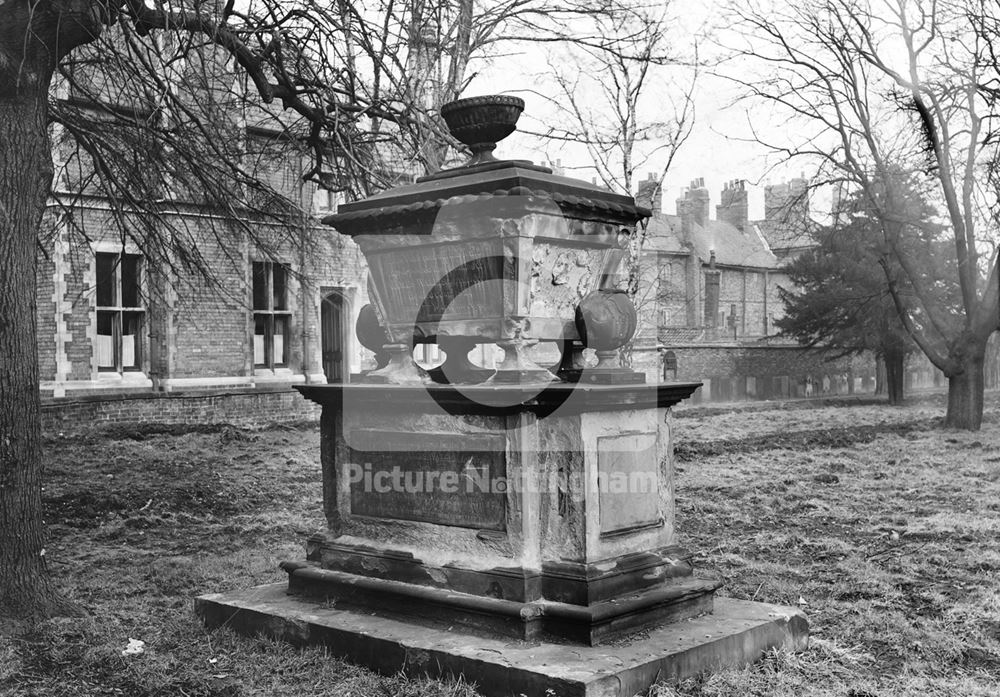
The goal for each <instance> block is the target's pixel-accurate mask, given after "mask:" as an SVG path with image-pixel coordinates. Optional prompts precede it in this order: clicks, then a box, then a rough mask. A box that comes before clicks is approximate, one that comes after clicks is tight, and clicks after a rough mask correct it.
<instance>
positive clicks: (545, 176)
mask: <svg viewBox="0 0 1000 697" xmlns="http://www.w3.org/2000/svg"><path fill="white" fill-rule="evenodd" d="M522 108H523V102H522V101H521V100H520V99H517V98H514V97H506V96H494V97H474V98H471V99H463V100H459V101H458V102H453V103H451V104H449V105H446V106H445V107H444V108H443V109H442V115H443V116H444V118H445V119H446V121H447V123H448V125H449V127H450V129H451V132H452V134H453V135H455V136H456V137H457V138H458V139H459V140H461V141H463V142H464V143H466V144H467V145H469V146H470V148H471V149H472V151H473V158H472V160H471V161H470V162H468V163H467V164H466V165H465V166H463V167H458V168H456V169H451V170H446V171H442V172H439V173H438V174H435V175H432V176H428V177H424V178H423V179H421V180H418V181H417V182H416V183H415V184H412V185H408V186H403V187H399V188H397V189H393V190H390V191H387V192H385V193H382V194H379V195H377V196H374V197H372V198H369V199H366V200H363V201H358V202H355V203H351V204H346V205H343V206H341V207H340V209H339V211H338V213H337V214H336V215H332V216H330V217H329V218H327V219H326V220H325V221H324V222H325V223H327V224H329V225H332V226H333V227H335V228H336V229H337V230H338V231H339V232H341V233H343V234H346V235H350V236H351V237H353V238H354V239H355V240H356V241H357V243H358V244H359V245H360V247H361V249H362V251H363V252H364V254H365V256H366V259H367V261H368V265H369V269H370V273H371V282H370V288H369V294H370V296H371V300H372V306H371V307H367V308H365V309H364V311H363V312H361V316H360V319H359V321H358V326H357V333H358V338H359V341H361V343H362V344H363V345H365V346H368V347H369V348H371V349H372V350H373V351H375V352H376V356H377V357H378V362H379V367H378V368H377V369H375V370H372V371H369V372H368V373H366V374H362V375H357V376H352V379H351V382H350V383H348V384H340V385H307V386H303V387H299V388H297V389H299V390H300V391H301V392H302V394H303V395H304V396H305V397H307V398H308V399H311V400H313V401H315V402H318V403H319V404H321V405H322V406H323V412H322V418H321V424H320V428H321V434H322V436H321V450H322V452H321V456H322V464H323V501H324V508H325V513H326V519H327V523H328V525H327V528H326V529H325V530H323V531H322V532H320V533H317V534H315V535H313V536H312V537H310V538H309V540H308V541H307V544H306V557H305V559H304V560H296V561H287V562H284V563H283V564H282V568H283V569H284V570H285V571H286V572H287V573H288V583H287V584H284V583H281V584H273V585H269V586H263V587H259V588H253V589H250V590H247V591H243V592H237V593H228V594H220V595H206V596H202V597H200V598H198V599H197V600H196V610H197V612H198V613H199V615H200V616H201V617H202V618H203V620H204V621H205V622H206V623H207V624H208V625H209V626H222V625H226V626H229V627H231V628H234V629H236V630H238V631H241V632H247V633H253V632H265V633H268V634H270V635H273V636H277V637H281V638H284V639H287V640H289V641H293V642H299V643H322V644H325V645H327V646H329V647H330V649H331V651H332V652H333V653H335V654H337V655H340V656H343V657H345V658H347V659H348V660H351V661H354V662H357V663H360V664H363V665H366V666H369V667H372V668H375V669H377V670H380V671H383V672H388V673H395V672H397V671H399V670H406V671H407V673H408V674H410V675H416V674H423V673H428V674H431V675H463V676H464V678H465V679H466V680H468V681H470V682H473V683H475V684H476V685H477V686H478V688H479V689H480V690H481V691H482V692H484V693H485V694H488V695H507V694H515V695H516V694H522V693H523V694H526V695H545V694H550V695H559V696H570V695H621V696H623V697H625V696H631V695H633V694H635V693H637V692H640V691H643V690H645V689H646V688H648V686H649V685H650V684H651V683H653V682H654V681H655V680H657V679H669V678H683V677H686V676H689V675H692V674H694V673H697V672H699V671H705V670H712V669H714V668H717V667H719V666H721V665H732V664H739V663H744V662H747V661H752V660H754V659H756V658H757V657H759V656H760V655H761V654H762V652H764V651H765V650H767V649H769V648H772V647H776V646H785V647H790V648H800V647H803V646H804V645H805V642H806V640H807V625H806V621H805V618H804V617H803V616H802V614H801V613H800V612H799V611H798V610H796V609H793V608H787V607H779V606H772V605H767V604H763V603H753V602H745V601H736V600H731V599H725V598H716V597H715V591H716V590H717V589H718V588H719V585H720V584H719V583H718V582H716V581H714V580H709V579H705V578H701V577H697V576H695V575H694V574H693V573H692V568H691V564H690V562H689V561H688V560H689V557H690V555H689V554H688V553H687V552H686V551H685V550H684V549H683V548H682V547H681V546H680V545H679V544H678V540H677V536H676V534H675V531H674V505H675V504H674V476H673V462H672V443H671V418H670V407H671V406H673V405H674V404H676V403H678V402H679V401H680V400H682V399H684V398H686V397H688V396H689V395H690V394H691V393H692V392H693V391H694V390H695V389H696V388H697V387H698V383H677V382H674V383H657V384H649V383H647V382H646V381H645V377H644V376H643V375H642V374H640V373H635V372H633V371H631V370H627V369H624V368H621V367H620V366H619V361H618V349H619V348H620V347H621V346H622V345H624V344H625V343H626V342H627V341H628V340H629V339H631V338H632V335H633V333H634V332H635V330H636V312H635V308H634V307H633V306H632V303H631V302H630V300H629V298H628V297H627V296H626V295H625V294H623V293H621V292H619V291H617V290H615V284H616V281H617V280H618V274H619V267H620V265H621V261H622V255H623V251H622V246H621V245H622V242H623V241H624V240H626V239H627V238H628V236H629V235H630V234H631V233H632V232H633V231H634V230H635V226H636V225H637V224H638V223H640V221H642V219H643V218H645V217H647V216H649V215H650V213H649V211H647V210H645V209H643V208H640V207H637V206H636V205H635V202H634V200H633V199H632V198H631V197H628V196H620V195H617V194H613V193H611V192H608V191H606V190H603V189H600V188H597V187H594V186H591V185H589V184H586V183H585V182H581V181H577V180H574V179H570V178H566V177H562V176H556V175H554V174H552V172H551V170H549V169H547V168H544V167H539V166H536V165H533V164H531V163H530V162H525V161H520V160H513V161H499V160H496V159H495V158H494V157H493V155H492V150H493V148H494V147H495V144H496V142H497V141H498V140H500V139H502V138H503V137H505V136H507V135H509V134H510V133H511V132H512V131H513V130H514V127H515V122H516V120H517V117H518V115H519V114H520V111H521V109H522ZM424 342H435V343H437V344H438V345H439V346H440V347H441V348H442V349H443V351H444V352H445V354H446V360H445V361H444V363H443V364H442V365H441V366H440V367H439V368H436V369H434V370H431V371H423V370H422V369H420V368H419V367H418V366H417V365H416V364H415V363H414V362H413V359H412V351H413V346H414V344H416V343H424ZM547 342H548V343H549V344H550V346H556V347H558V355H559V356H560V358H559V359H558V360H553V361H551V362H550V363H549V364H547V365H539V360H535V358H536V357H537V356H539V355H541V354H539V353H536V352H537V350H538V347H539V346H543V345H544V344H546V343H547ZM478 344H495V345H498V346H500V347H501V348H502V349H503V351H504V359H503V361H502V362H501V363H500V365H499V366H498V367H497V369H496V370H493V369H487V368H485V367H482V366H479V365H476V364H475V363H474V362H473V361H471V360H470V359H469V353H470V351H471V349H473V348H474V347H475V346H476V345H478ZM585 348H590V349H594V350H596V359H597V362H596V364H595V365H590V364H588V363H587V362H586V361H584V360H583V350H584V349H585ZM547 690H551V692H546V691H547Z"/></svg>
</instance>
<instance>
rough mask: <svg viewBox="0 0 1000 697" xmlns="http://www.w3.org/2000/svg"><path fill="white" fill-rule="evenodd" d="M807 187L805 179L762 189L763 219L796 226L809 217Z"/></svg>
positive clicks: (796, 179)
mask: <svg viewBox="0 0 1000 697" xmlns="http://www.w3.org/2000/svg"><path fill="white" fill-rule="evenodd" d="M808 193H809V187H808V182H806V179H805V177H796V178H794V179H792V180H791V181H788V182H783V183H781V184H772V185H770V186H765V187H764V219H765V220H767V221H769V222H775V223H785V224H796V223H802V222H804V221H805V220H806V218H808V217H809V196H808Z"/></svg>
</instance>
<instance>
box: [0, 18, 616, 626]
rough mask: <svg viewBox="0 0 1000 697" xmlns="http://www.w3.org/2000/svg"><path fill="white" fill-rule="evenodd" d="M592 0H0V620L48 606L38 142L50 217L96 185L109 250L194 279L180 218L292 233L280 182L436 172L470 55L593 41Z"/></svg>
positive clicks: (366, 186)
mask: <svg viewBox="0 0 1000 697" xmlns="http://www.w3.org/2000/svg"><path fill="white" fill-rule="evenodd" d="M603 4H604V3H603V2H593V1H592V0H574V1H573V2H569V3H566V2H560V3H552V2H546V1H543V0H481V1H480V2H478V3H474V2H473V0H403V2H391V1H390V0H380V1H379V2H375V3H364V4H362V3H353V2H349V1H348V0H333V1H332V2H329V3H315V2H313V1H312V0H288V1H286V0H250V2H245V3H236V2H233V1H232V0H228V1H227V2H225V3H221V2H218V1H217V0H163V1H162V2H155V3H144V2H142V1H141V0H0V618H3V617H11V616H17V615H35V614H45V613H48V612H52V611H56V610H59V609H61V603H60V602H59V601H58V599H57V597H56V595H55V594H54V591H53V588H52V586H51V583H50V581H49V580H48V577H47V576H46V575H45V573H44V570H45V552H44V530H43V526H42V516H41V493H40V491H41V489H40V487H41V465H40V462H41V453H40V418H39V392H38V367H37V355H36V349H35V321H36V320H35V317H36V314H35V313H36V310H35V275H36V254H35V250H36V242H37V240H38V237H39V235H40V232H41V231H42V230H43V227H42V221H43V216H44V215H45V211H46V207H47V199H48V197H49V196H50V194H51V193H52V191H53V186H52V184H53V172H54V167H53V158H52V153H53V146H55V151H56V153H57V160H58V163H59V165H60V177H59V180H58V182H57V186H56V187H55V188H56V192H55V200H56V202H57V203H59V204H61V205H62V206H63V212H64V213H65V217H66V219H67V220H72V214H73V210H74V206H75V205H76V203H77V202H78V201H79V200H80V197H86V196H91V195H94V196H101V197H103V199H104V200H105V201H107V202H108V203H109V205H110V217H111V219H112V222H113V223H114V224H115V227H116V229H117V231H118V234H119V235H120V236H121V239H122V240H123V243H124V242H125V241H130V242H132V243H135V244H137V245H139V246H140V248H141V249H142V250H143V253H144V254H146V255H147V256H148V257H149V258H150V260H151V261H152V262H153V264H161V263H162V264H164V265H167V267H168V268H171V269H181V270H185V271H186V270H195V271H197V272H200V274H201V275H202V277H204V278H207V279H210V278H211V272H212V268H211V261H210V260H208V259H206V258H203V256H202V255H201V253H200V250H199V246H198V245H197V244H195V243H193V241H194V236H193V232H192V230H190V229H188V227H187V225H186V222H185V219H184V217H183V216H182V215H178V213H179V212H180V211H182V210H183V209H190V208H192V207H193V208H194V209H198V210H201V209H205V208H209V209H211V210H213V211H216V212H221V213H223V214H225V216H224V217H225V218H226V220H227V222H226V223H225V224H221V225H219V226H218V227H215V228H212V231H213V233H214V234H215V235H217V240H218V243H219V246H220V247H225V246H226V244H227V243H229V242H231V241H232V240H233V239H234V235H235V236H236V237H235V238H236V239H239V240H241V243H244V244H253V245H256V246H257V247H259V248H261V249H263V250H264V251H265V253H266V252H267V250H273V249H277V248H278V247H280V246H281V245H283V244H286V243H293V244H301V241H302V240H301V237H299V236H296V234H295V231H296V230H297V229H299V228H300V227H301V221H302V219H303V216H304V215H305V210H304V208H305V206H304V202H303V201H302V200H301V197H299V198H296V197H295V196H290V195H288V190H287V189H283V187H282V186H280V185H279V182H278V180H279V179H281V178H284V179H285V180H287V178H288V177H289V176H291V177H299V176H304V177H305V178H307V179H314V180H318V181H320V182H321V183H322V184H324V185H325V186H328V187H342V188H345V189H347V190H348V192H349V194H350V195H354V196H360V195H366V194H369V193H372V192H374V191H376V190H379V189H381V188H384V187H385V186H388V185H391V184H393V183H395V182H396V181H397V180H399V179H400V178H406V177H410V176H412V175H413V174H415V173H419V172H426V171H433V170H435V169H437V168H439V167H440V166H441V165H442V163H444V162H445V161H446V160H447V159H448V152H449V150H448V146H449V144H453V143H452V141H450V140H449V136H448V135H447V134H446V131H445V129H444V127H443V125H442V124H441V122H440V121H439V120H438V119H437V118H436V109H437V107H438V106H440V104H441V103H442V102H444V101H447V100H449V99H452V98H454V97H455V96H457V95H458V94H460V93H461V92H462V90H463V89H464V87H465V86H466V85H467V83H468V81H469V79H471V75H470V74H469V70H470V68H469V66H470V65H471V64H472V63H473V62H474V61H475V60H477V59H482V58H483V57H484V56H486V55H487V54H488V53H489V52H491V51H495V50H497V47H498V46H500V45H501V44H503V43H509V42H512V41H533V42H562V41H566V40H568V39H570V38H571V37H572V38H573V39H574V40H578V41H580V42H582V43H588V42H595V41H596V40H597V38H598V37H595V36H593V35H589V34H585V33H584V34H576V33H574V32H570V31H569V30H568V29H567V26H569V24H570V23H571V18H572V17H574V16H578V15H581V14H582V15H587V16H589V15H591V14H594V13H598V14H599V13H600V12H602V11H603V10H602V7H603ZM428 95H429V96H428ZM248 96H249V97H250V98H249V99H248ZM50 131H51V134H52V136H53V138H54V140H50ZM251 136H252V137H251ZM289 158H294V159H297V160H299V164H298V165H297V167H295V166H293V167H290V168H285V169H283V170H281V168H277V169H276V168H275V167H274V166H273V165H274V163H275V161H276V160H277V161H281V160H287V159H289ZM279 170H280V171H279ZM283 192H284V193H283ZM262 223H263V224H262ZM78 232H79V234H82V235H86V234H87V231H86V230H85V229H80V230H78Z"/></svg>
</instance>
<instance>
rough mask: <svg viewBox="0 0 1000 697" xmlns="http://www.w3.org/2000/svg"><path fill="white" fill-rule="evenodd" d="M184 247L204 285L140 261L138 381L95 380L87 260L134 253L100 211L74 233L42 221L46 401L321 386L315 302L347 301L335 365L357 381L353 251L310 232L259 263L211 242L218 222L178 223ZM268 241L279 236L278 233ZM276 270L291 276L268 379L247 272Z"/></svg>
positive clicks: (325, 232)
mask: <svg viewBox="0 0 1000 697" xmlns="http://www.w3.org/2000/svg"><path fill="white" fill-rule="evenodd" d="M183 216H184V223H185V225H186V226H187V232H188V234H189V235H190V241H189V244H193V245H194V246H195V247H196V248H197V250H198V251H199V253H200V254H201V255H203V257H204V258H205V260H206V261H207V262H208V264H209V266H210V267H211V269H212V278H211V279H210V280H207V279H205V278H202V277H201V276H200V275H199V274H198V273H196V272H193V271H186V270H183V269H181V268H179V266H176V265H175V266H173V267H172V268H157V267H156V265H155V263H154V262H153V261H151V260H149V259H144V263H143V272H142V284H141V285H142V302H143V307H144V309H145V319H144V326H143V337H142V346H143V351H142V354H143V359H142V365H141V366H140V368H141V370H138V371H124V372H122V373H115V372H104V371H98V369H97V367H96V363H95V358H94V344H95V340H96V332H97V330H96V318H97V312H96V297H95V294H96V291H95V287H96V270H95V268H96V264H95V253H96V252H120V251H121V250H122V249H125V251H126V252H128V253H139V249H138V248H137V247H136V246H135V245H134V244H133V243H132V242H130V241H126V243H125V246H124V247H123V243H122V241H121V239H120V238H119V237H118V235H117V233H115V232H113V230H114V229H115V228H114V227H113V226H112V225H111V223H110V221H109V220H108V219H107V216H106V214H105V213H104V212H103V211H102V209H101V205H100V202H99V201H97V202H94V203H93V205H89V206H81V207H79V208H78V209H76V210H74V215H73V224H68V223H67V222H66V220H65V218H60V217H59V216H58V215H56V214H55V212H54V211H52V212H51V214H50V216H49V220H48V223H49V224H48V227H47V228H46V230H47V232H48V235H47V236H46V237H44V238H43V239H44V240H46V244H45V245H44V248H43V250H42V251H41V252H40V257H41V260H40V266H39V274H38V284H37V289H36V291H37V298H38V359H39V365H40V366H41V367H42V373H41V381H42V382H41V390H42V395H43V396H44V397H63V396H66V395H86V394H106V395H114V394H122V393H128V392H136V391H139V392H150V391H176V390H191V389H204V388H220V389H221V388H225V389H235V388H245V387H250V386H257V387H260V386H264V385H273V384H292V383H300V382H322V381H324V380H325V377H324V374H323V365H322V352H321V326H320V317H321V313H320V306H321V301H322V296H323V294H324V293H329V292H332V291H335V290H336V291H338V292H341V293H342V294H343V295H344V296H345V297H346V298H347V299H348V303H347V307H346V310H347V312H348V313H349V314H350V316H349V317H347V318H346V320H345V325H346V326H347V328H348V329H349V331H347V332H346V333H345V340H346V345H345V346H344V347H343V349H344V353H345V354H346V355H347V357H348V362H349V364H350V366H349V370H354V371H357V370H360V369H361V367H362V365H363V362H364V352H363V349H361V347H360V346H359V345H358V344H357V342H356V341H355V340H354V335H353V326H354V320H355V319H356V317H357V313H358V312H359V311H360V308H361V306H362V305H364V304H365V303H366V302H367V294H366V284H365V274H366V270H365V265H364V261H363V256H362V255H361V253H360V251H359V250H358V249H357V247H356V245H354V243H353V242H352V241H351V240H349V239H347V238H344V237H342V236H340V235H338V234H337V233H336V232H335V231H333V230H331V229H329V228H324V227H320V226H312V225H310V226H309V227H306V228H302V229H301V230H299V231H294V230H293V232H295V234H296V235H297V236H299V237H300V238H301V240H302V241H303V242H302V243H301V244H300V243H299V240H291V239H286V240H284V241H279V242H278V243H276V244H275V245H274V246H273V247H272V248H271V249H269V250H268V252H267V254H265V253H264V252H263V251H261V250H256V249H254V250H251V249H250V248H249V245H248V244H247V243H246V242H245V240H244V238H243V237H242V236H241V235H239V234H235V233H234V234H233V235H232V237H231V238H229V239H227V238H225V237H223V238H221V239H220V235H221V233H220V230H221V228H220V227H219V221H218V220H216V221H210V220H209V219H207V218H206V217H205V215H204V214H197V213H184V214H183ZM274 232H275V235H276V236H278V235H285V236H287V235H288V230H287V229H285V230H279V229H277V228H275V231H274ZM272 259H273V260H274V261H277V262H280V263H282V264H286V265H287V266H288V268H289V271H290V273H289V279H288V291H287V299H288V307H289V310H290V311H291V314H290V317H289V328H288V335H287V337H286V350H287V360H286V365H285V366H284V367H280V368H279V367H277V366H276V367H275V369H274V370H270V369H262V368H259V367H255V366H254V360H253V358H254V356H253V310H252V297H251V295H252V293H251V284H250V278H251V274H250V268H251V266H250V265H251V262H252V261H255V260H257V261H264V260H272Z"/></svg>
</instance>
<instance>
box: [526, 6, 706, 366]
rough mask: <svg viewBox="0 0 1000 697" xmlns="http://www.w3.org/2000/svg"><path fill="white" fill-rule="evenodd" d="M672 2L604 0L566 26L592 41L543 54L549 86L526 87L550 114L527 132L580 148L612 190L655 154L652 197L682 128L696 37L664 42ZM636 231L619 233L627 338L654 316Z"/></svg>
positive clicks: (688, 110)
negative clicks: (631, 327)
mask: <svg viewBox="0 0 1000 697" xmlns="http://www.w3.org/2000/svg"><path fill="white" fill-rule="evenodd" d="M673 10H674V5H673V4H671V3H663V4H662V5H658V6H651V5H649V4H646V3H630V2H616V3H611V4H610V5H609V11H608V12H606V13H600V14H594V15H590V16H587V17H586V18H581V19H579V20H578V21H577V23H576V24H575V25H574V26H577V27H579V28H581V29H582V30H583V31H584V32H585V33H586V34H588V35H593V36H594V37H596V39H595V40H589V41H585V42H575V43H571V44H567V45H564V46H562V47H560V49H559V50H557V51H552V52H550V55H549V65H548V69H547V70H546V71H545V73H544V74H539V75H538V78H539V81H540V82H542V83H543V84H551V89H548V90H546V91H542V90H535V91H534V92H535V94H537V95H539V96H541V97H542V98H543V99H544V100H545V102H547V103H548V104H549V105H550V107H551V108H552V111H553V114H554V115H553V116H551V117H550V118H548V119H547V121H546V123H545V124H544V125H542V126H540V127H537V128H535V129H534V130H533V131H532V132H533V134H534V135H535V136H537V137H538V138H539V139H541V140H542V141H544V142H545V143H546V146H547V147H553V146H554V147H555V148H557V149H560V150H563V149H569V150H572V149H574V148H575V149H579V150H582V151H583V152H585V153H586V159H585V161H584V162H583V164H582V165H580V166H579V167H578V168H579V169H592V170H595V171H596V172H597V176H598V177H599V179H600V181H601V183H602V184H603V185H604V186H605V187H607V188H608V189H610V190H612V191H617V192H621V193H625V194H632V193H633V192H634V187H635V184H636V173H637V172H640V171H644V170H645V169H646V168H647V167H649V166H650V165H651V163H653V162H656V163H657V171H656V173H655V174H654V175H653V180H654V181H655V186H653V187H652V190H651V191H649V193H650V194H651V195H653V196H656V195H657V193H658V190H659V189H660V188H661V187H662V185H663V180H664V178H665V177H666V175H667V172H668V171H669V169H670V167H671V165H672V164H673V161H674V157H675V155H676V153H677V151H678V150H679V148H680V147H681V146H682V145H683V144H684V142H685V141H686V140H687V138H688V136H689V135H690V133H691V128H692V126H693V124H694V111H695V110H694V99H693V95H694V88H695V84H696V80H697V76H698V68H699V64H698V52H697V45H696V44H695V45H693V46H692V47H691V50H690V51H689V52H688V53H686V54H685V53H682V51H679V50H677V49H676V48H675V47H674V45H673V43H674V39H675V38H676V31H671V26H672V24H673V20H674V18H673ZM549 159H550V160H552V159H554V158H553V157H551V156H550V157H549ZM644 186H647V187H649V186H650V185H649V183H648V182H647V183H644ZM646 234H647V228H646V226H645V225H640V226H639V227H638V228H637V230H636V232H635V234H634V235H632V236H631V238H630V239H629V240H628V241H627V256H626V260H625V262H624V266H625V268H624V274H623V279H622V285H623V286H624V290H625V291H626V292H627V293H628V294H629V295H630V297H631V298H632V299H633V302H634V303H635V304H636V307H637V309H638V310H639V314H640V329H639V331H638V332H637V336H638V335H639V334H642V325H643V324H647V323H648V319H649V318H650V317H654V318H655V315H656V313H655V305H656V300H657V293H658V282H657V280H656V278H657V276H658V274H657V272H656V270H655V269H650V268H649V267H650V262H651V260H650V259H649V258H646V257H645V256H644V254H643V249H644V246H645V241H646ZM653 265H654V266H655V263H654V264H653ZM644 318H645V321H644ZM633 343H634V342H630V343H629V344H628V345H626V346H625V347H623V349H622V351H621V353H620V355H621V359H622V361H623V363H625V364H629V363H630V362H631V357H632V353H633Z"/></svg>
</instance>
